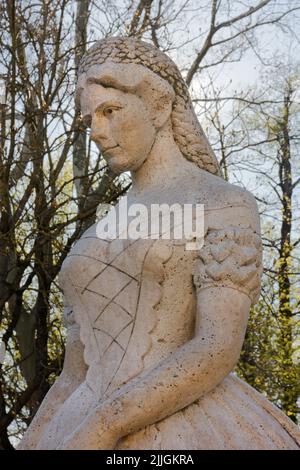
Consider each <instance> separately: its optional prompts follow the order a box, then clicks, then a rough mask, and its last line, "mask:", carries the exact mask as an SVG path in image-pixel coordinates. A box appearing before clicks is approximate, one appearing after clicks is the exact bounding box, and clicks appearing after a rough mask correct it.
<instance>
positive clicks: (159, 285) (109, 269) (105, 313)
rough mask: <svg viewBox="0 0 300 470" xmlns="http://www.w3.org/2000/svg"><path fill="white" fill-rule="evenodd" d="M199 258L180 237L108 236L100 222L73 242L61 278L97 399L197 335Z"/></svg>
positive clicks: (91, 385) (66, 301) (89, 381)
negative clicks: (99, 231) (195, 266)
mask: <svg viewBox="0 0 300 470" xmlns="http://www.w3.org/2000/svg"><path fill="white" fill-rule="evenodd" d="M195 256H196V255H195V252H192V251H189V252H187V251H185V244H184V243H183V242H178V241H177V242H176V241H168V240H150V239H149V240H147V239H139V240H120V239H116V240H113V241H108V240H103V239H100V238H98V237H97V235H96V227H95V226H93V227H91V228H90V229H89V230H88V231H87V232H85V234H84V235H83V236H82V237H81V238H80V240H78V242H77V243H76V244H75V245H74V247H73V248H72V250H71V251H70V253H69V255H68V257H67V258H66V260H65V262H64V263H63V267H62V271H61V274H60V283H61V286H62V288H63V291H64V295H65V303H66V305H67V306H68V308H67V311H72V312H73V315H74V318H75V321H76V322H77V323H78V324H79V325H80V337H81V340H82V342H83V344H84V347H85V353H84V358H85V361H86V363H87V365H88V366H89V369H88V373H87V378H86V380H87V383H88V384H89V386H90V387H91V388H92V389H93V391H94V393H95V394H96V395H97V396H98V397H99V398H104V397H105V396H106V395H109V394H110V392H111V391H113V390H115V389H116V388H117V387H119V386H120V385H121V384H124V383H126V382H127V381H128V380H130V379H132V378H134V377H135V376H137V375H138V374H139V373H140V372H142V371H143V370H145V369H146V368H148V367H151V366H152V367H153V365H154V364H156V363H157V362H159V360H161V359H162V358H163V357H166V356H167V355H168V354H170V352H171V351H172V350H174V349H176V348H177V347H178V346H179V345H181V344H183V343H185V342H186V341H187V340H188V339H189V338H190V337H191V336H192V335H193V327H194V316H195V292H194V289H193V281H192V263H193V260H194V259H195ZM179 286H180V287H179Z"/></svg>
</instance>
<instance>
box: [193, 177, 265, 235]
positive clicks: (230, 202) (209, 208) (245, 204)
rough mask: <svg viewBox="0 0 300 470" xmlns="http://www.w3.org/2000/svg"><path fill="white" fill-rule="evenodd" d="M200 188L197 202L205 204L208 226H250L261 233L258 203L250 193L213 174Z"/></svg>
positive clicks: (206, 178)
mask: <svg viewBox="0 0 300 470" xmlns="http://www.w3.org/2000/svg"><path fill="white" fill-rule="evenodd" d="M200 188H201V189H200V191H199V196H198V197H197V202H199V203H202V204H204V213H205V219H206V225H208V226H209V227H213V228H223V227H224V226H234V225H236V226H249V227H252V228H253V230H254V231H256V232H257V233H259V232H260V221H259V213H258V208H257V203H256V200H255V197H254V196H253V194H251V193H250V192H249V191H247V190H246V189H244V188H241V187H239V186H236V185H234V184H231V183H228V182H227V181H225V180H223V179H222V178H220V177H216V176H214V175H211V174H207V175H206V177H205V180H204V182H203V181H202V185H201V186H200Z"/></svg>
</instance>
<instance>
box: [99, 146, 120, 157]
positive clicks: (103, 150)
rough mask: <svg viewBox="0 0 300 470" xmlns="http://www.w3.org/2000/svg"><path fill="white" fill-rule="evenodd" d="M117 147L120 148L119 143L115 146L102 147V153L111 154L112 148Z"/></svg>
mask: <svg viewBox="0 0 300 470" xmlns="http://www.w3.org/2000/svg"><path fill="white" fill-rule="evenodd" d="M117 148H119V145H114V146H113V147H107V148H105V149H102V154H103V155H108V156H109V153H110V152H111V151H112V150H114V149H117Z"/></svg>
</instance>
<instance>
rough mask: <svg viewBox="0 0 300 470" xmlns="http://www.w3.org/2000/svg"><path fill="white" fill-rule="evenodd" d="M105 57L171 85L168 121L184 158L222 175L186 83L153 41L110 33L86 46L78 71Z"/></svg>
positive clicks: (85, 69) (210, 171)
mask: <svg viewBox="0 0 300 470" xmlns="http://www.w3.org/2000/svg"><path fill="white" fill-rule="evenodd" d="M108 60H109V61H112V62H116V63H122V64H124V63H125V64H140V65H142V66H144V67H146V68H148V69H149V70H151V71H152V72H154V73H155V74H157V75H159V76H160V77H161V78H162V79H164V80H166V81H167V82H168V83H169V84H170V85H171V86H172V87H173V89H174V92H175V100H174V102H173V107H172V114H171V122H172V129H173V134H174V140H175V142H176V143H177V145H178V147H179V149H180V151H181V153H182V154H183V156H184V157H185V158H186V159H187V160H190V161H192V162H194V163H196V164H197V165H198V166H199V168H202V169H203V170H206V171H208V172H209V173H212V174H214V175H217V176H221V170H220V167H219V164H218V161H217V159H216V157H215V155H214V153H213V150H212V148H211V147H210V144H209V142H208V140H207V138H206V136H205V134H204V132H203V130H202V128H201V125H200V123H199V121H198V119H197V117H196V114H195V112H194V108H193V105H192V102H191V98H190V95H189V92H188V89H187V86H186V83H185V82H184V80H183V78H182V76H181V74H180V72H179V69H178V67H177V66H176V65H175V63H174V62H173V61H172V60H171V59H170V58H169V57H168V56H167V55H166V54H164V53H163V52H161V51H160V50H159V49H157V48H156V47H155V46H153V45H152V44H148V43H146V42H144V41H141V40H138V39H135V38H132V37H110V38H106V39H102V40H100V41H97V42H95V44H94V45H93V46H92V47H91V48H90V49H88V51H87V52H86V54H85V55H84V56H83V57H82V59H81V62H80V64H79V70H78V75H80V74H81V73H85V72H86V71H87V70H88V69H89V68H90V67H91V66H93V65H95V64H97V65H100V64H102V63H104V62H106V61H108Z"/></svg>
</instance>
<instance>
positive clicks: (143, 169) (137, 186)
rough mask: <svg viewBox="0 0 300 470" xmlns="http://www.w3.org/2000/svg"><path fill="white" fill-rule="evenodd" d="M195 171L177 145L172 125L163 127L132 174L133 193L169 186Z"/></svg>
mask: <svg viewBox="0 0 300 470" xmlns="http://www.w3.org/2000/svg"><path fill="white" fill-rule="evenodd" d="M193 171H195V165H194V164H193V163H191V162H189V161H188V160H187V159H186V158H185V157H184V156H183V155H182V153H181V152H180V150H179V148H178V146H177V145H176V143H175V141H174V138H173V132H172V130H171V129H170V126H168V127H165V128H163V129H161V130H160V131H159V132H158V133H157V135H156V139H155V142H154V144H153V147H152V149H151V151H150V154H149V155H148V157H147V159H146V160H145V162H144V163H143V164H142V165H141V166H140V167H139V168H138V169H137V170H136V171H133V172H132V173H131V174H132V188H131V192H132V193H133V194H136V195H138V194H140V193H142V192H145V191H149V190H157V189H163V188H167V187H169V186H171V185H172V180H173V184H175V180H178V179H180V177H181V176H183V175H184V174H187V173H189V174H191V173H192V172H193Z"/></svg>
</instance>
